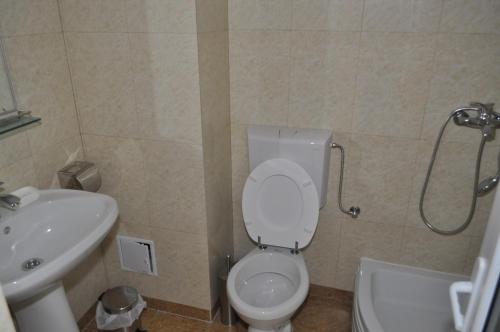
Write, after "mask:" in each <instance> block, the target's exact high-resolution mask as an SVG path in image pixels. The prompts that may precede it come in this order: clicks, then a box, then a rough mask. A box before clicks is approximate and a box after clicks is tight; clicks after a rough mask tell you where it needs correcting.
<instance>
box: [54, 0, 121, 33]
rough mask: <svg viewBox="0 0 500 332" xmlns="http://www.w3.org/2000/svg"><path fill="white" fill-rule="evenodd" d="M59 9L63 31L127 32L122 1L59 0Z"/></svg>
mask: <svg viewBox="0 0 500 332" xmlns="http://www.w3.org/2000/svg"><path fill="white" fill-rule="evenodd" d="M60 7H61V17H62V21H63V29H64V31H77V32H125V31H127V15H126V8H125V3H124V1H123V0H86V1H79V0H60Z"/></svg>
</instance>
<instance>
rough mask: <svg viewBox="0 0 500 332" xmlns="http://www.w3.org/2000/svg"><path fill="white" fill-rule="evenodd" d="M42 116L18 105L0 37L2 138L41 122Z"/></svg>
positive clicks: (0, 122) (0, 132) (0, 125)
mask: <svg viewBox="0 0 500 332" xmlns="http://www.w3.org/2000/svg"><path fill="white" fill-rule="evenodd" d="M40 120H41V119H40V118H37V117H34V116H31V114H30V112H22V111H20V110H19V109H18V107H17V102H16V98H15V95H14V88H13V85H12V80H11V77H10V75H9V66H8V63H7V56H6V53H5V48H4V44H3V40H2V39H1V38H0V139H1V138H3V137H6V136H7V135H11V134H14V133H16V132H17V131H18V130H24V129H27V128H29V127H31V126H34V125H38V124H40Z"/></svg>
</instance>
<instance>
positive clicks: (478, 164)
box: [419, 109, 486, 235]
mask: <svg viewBox="0 0 500 332" xmlns="http://www.w3.org/2000/svg"><path fill="white" fill-rule="evenodd" d="M462 111H463V110H460V109H459V110H455V111H453V112H452V113H451V114H450V116H449V117H448V119H447V120H446V122H445V123H444V124H443V126H442V127H441V129H440V131H439V135H438V137H437V140H436V144H435V145H434V150H433V151H432V156H431V161H430V163H429V168H428V169H427V175H426V176H425V181H424V185H423V187H422V192H421V193H420V204H419V209H420V216H421V217H422V220H423V222H424V224H425V225H426V226H427V227H429V229H430V230H431V231H433V232H435V233H438V234H441V235H455V234H458V233H460V232H462V231H463V230H464V229H466V228H467V227H468V226H469V224H470V222H471V220H472V218H473V217H474V212H475V210H476V201H477V188H478V181H479V172H480V170H481V159H482V156H483V150H484V144H485V143H486V137H485V136H484V135H482V136H481V143H480V144H479V150H478V152H477V159H476V170H475V172H474V186H473V189H472V201H471V205H470V208H469V214H468V215H467V218H466V219H465V222H464V223H463V224H462V225H461V226H459V227H458V228H456V229H452V230H443V229H439V228H437V227H436V226H434V225H433V224H432V223H431V222H430V221H429V220H428V219H427V217H426V216H425V213H424V208H423V205H424V198H425V193H426V191H427V186H428V184H429V178H430V176H431V173H432V168H433V167H434V162H435V161H436V156H437V152H438V150H439V145H440V144H441V139H442V138H443V134H444V131H445V129H446V126H447V125H448V123H449V122H450V120H451V119H452V118H453V117H454V116H455V115H456V114H457V113H459V112H462Z"/></svg>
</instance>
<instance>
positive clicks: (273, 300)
mask: <svg viewBox="0 0 500 332" xmlns="http://www.w3.org/2000/svg"><path fill="white" fill-rule="evenodd" d="M227 291H228V296H229V300H230V302H231V305H232V306H233V308H234V309H235V310H236V312H238V315H239V316H240V317H241V318H242V319H243V320H244V321H245V322H247V323H248V324H249V325H250V327H249V331H260V330H265V331H283V330H287V329H291V327H290V317H292V315H293V314H294V313H295V311H296V310H297V309H298V308H299V307H300V305H301V304H302V303H303V302H304V300H305V298H306V296H307V293H308V291H309V274H308V272H307V267H306V264H305V262H304V258H303V256H302V254H301V253H299V254H297V255H294V254H292V253H291V252H290V250H289V249H285V248H277V247H268V248H267V249H266V250H260V249H258V248H255V249H254V250H252V251H250V252H249V253H248V254H247V255H246V256H245V257H243V258H242V259H241V260H240V261H239V262H238V263H237V264H236V265H235V266H234V267H233V268H232V270H231V272H230V273H229V277H228V280H227Z"/></svg>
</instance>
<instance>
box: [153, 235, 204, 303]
mask: <svg viewBox="0 0 500 332" xmlns="http://www.w3.org/2000/svg"><path fill="white" fill-rule="evenodd" d="M151 238H152V239H153V240H154V241H155V249H156V252H157V255H158V273H159V284H158V288H157V297H159V298H160V299H163V300H167V301H171V302H175V303H181V304H185V305H190V306H194V307H197V308H202V309H211V308H210V306H211V303H210V294H209V290H210V288H209V274H208V273H209V271H208V259H207V258H208V253H207V243H206V238H205V237H204V236H200V235H194V234H188V233H183V232H175V231H171V230H166V229H163V228H151Z"/></svg>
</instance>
